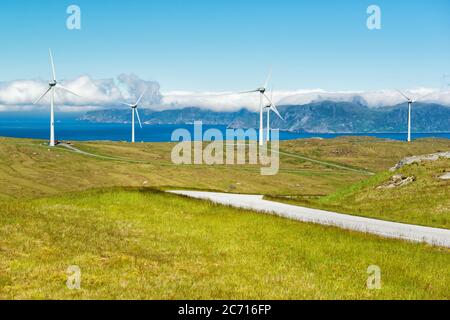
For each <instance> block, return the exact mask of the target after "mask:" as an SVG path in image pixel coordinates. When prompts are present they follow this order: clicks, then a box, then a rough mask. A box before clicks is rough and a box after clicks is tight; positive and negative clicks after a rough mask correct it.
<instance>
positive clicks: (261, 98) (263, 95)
mask: <svg viewBox="0 0 450 320" xmlns="http://www.w3.org/2000/svg"><path fill="white" fill-rule="evenodd" d="M271 76H272V71H270V72H269V75H268V76H267V78H266V81H265V82H264V84H263V85H262V86H261V87H259V88H256V89H255V90H248V91H241V92H238V93H240V94H244V93H253V92H259V145H260V146H262V145H263V143H264V132H263V131H264V129H263V112H264V110H263V109H264V108H263V101H264V98H266V99H267V100H268V101H269V103H270V107H269V108H270V109H271V110H272V111H273V112H275V113H276V115H277V116H278V117H279V118H280V119H281V120H283V117H282V116H281V115H280V113H279V112H278V110H277V108H276V107H275V105H274V104H273V103H272V100H271V99H270V98H269V97H268V96H267V95H266V90H267V89H266V88H267V85H268V84H269V81H270V78H271Z"/></svg>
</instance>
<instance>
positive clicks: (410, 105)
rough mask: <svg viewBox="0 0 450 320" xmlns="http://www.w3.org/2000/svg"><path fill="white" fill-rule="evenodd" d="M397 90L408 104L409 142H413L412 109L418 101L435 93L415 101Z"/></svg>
mask: <svg viewBox="0 0 450 320" xmlns="http://www.w3.org/2000/svg"><path fill="white" fill-rule="evenodd" d="M395 90H397V92H398V93H400V94H401V95H402V96H403V97H404V98H405V99H406V101H407V102H408V142H411V109H412V105H413V103H416V102H417V101H418V100H421V99H423V98H425V97H427V96H429V95H430V94H433V93H434V92H431V93H428V94H426V95H423V96H421V97H420V98H418V99H415V100H414V99H412V98H410V97H409V96H407V95H406V94H404V93H403V92H401V91H400V90H398V89H395Z"/></svg>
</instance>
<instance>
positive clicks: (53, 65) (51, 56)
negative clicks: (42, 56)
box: [48, 49, 56, 81]
mask: <svg viewBox="0 0 450 320" xmlns="http://www.w3.org/2000/svg"><path fill="white" fill-rule="evenodd" d="M48 53H49V55H50V64H51V65H52V75H53V80H54V81H56V72H55V64H54V63H53V55H52V49H48Z"/></svg>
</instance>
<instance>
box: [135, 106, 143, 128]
mask: <svg viewBox="0 0 450 320" xmlns="http://www.w3.org/2000/svg"><path fill="white" fill-rule="evenodd" d="M134 110H135V111H136V115H137V119H138V122H139V126H140V127H141V129H142V124H141V118H140V117H139V111H138V109H137V108H135V109H134Z"/></svg>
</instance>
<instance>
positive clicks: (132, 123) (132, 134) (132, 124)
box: [121, 90, 145, 143]
mask: <svg viewBox="0 0 450 320" xmlns="http://www.w3.org/2000/svg"><path fill="white" fill-rule="evenodd" d="M144 94H145V90H144V92H142V94H141V96H140V97H139V98H138V99H137V101H136V103H134V104H129V103H124V102H121V104H123V105H125V106H128V107H131V142H132V143H134V113H136V116H137V119H138V122H139V126H140V127H141V129H142V123H141V118H140V117H139V111H138V104H139V102H141V99H142V97H143V96H144Z"/></svg>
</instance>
